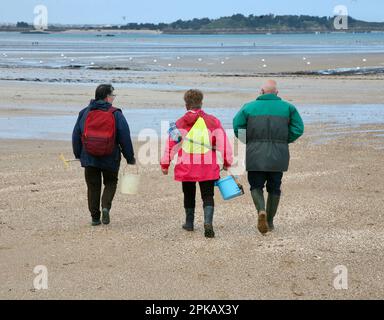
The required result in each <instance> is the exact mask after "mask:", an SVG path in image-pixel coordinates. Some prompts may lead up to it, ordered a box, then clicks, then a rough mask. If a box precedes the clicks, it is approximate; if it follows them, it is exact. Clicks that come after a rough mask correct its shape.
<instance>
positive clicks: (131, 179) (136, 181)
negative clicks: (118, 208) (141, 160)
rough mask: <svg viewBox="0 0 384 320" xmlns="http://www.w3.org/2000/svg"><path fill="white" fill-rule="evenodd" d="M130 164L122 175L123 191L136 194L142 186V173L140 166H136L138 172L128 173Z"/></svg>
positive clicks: (123, 192)
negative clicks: (140, 173)
mask: <svg viewBox="0 0 384 320" xmlns="http://www.w3.org/2000/svg"><path fill="white" fill-rule="evenodd" d="M127 168H128V166H126V167H125V169H124V170H123V174H122V175H121V178H120V179H121V193H122V194H127V195H135V194H138V193H139V186H140V175H139V167H138V166H136V173H134V174H132V173H128V172H127Z"/></svg>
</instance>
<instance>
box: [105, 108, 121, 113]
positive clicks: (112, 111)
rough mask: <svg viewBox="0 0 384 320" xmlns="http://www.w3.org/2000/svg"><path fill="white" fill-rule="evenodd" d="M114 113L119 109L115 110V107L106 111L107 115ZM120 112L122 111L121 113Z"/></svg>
mask: <svg viewBox="0 0 384 320" xmlns="http://www.w3.org/2000/svg"><path fill="white" fill-rule="evenodd" d="M116 111H121V109H118V108H115V107H110V108H109V109H108V112H109V113H112V114H113V113H115V112H116ZM121 112H122V111H121Z"/></svg>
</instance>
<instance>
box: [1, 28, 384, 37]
mask: <svg viewBox="0 0 384 320" xmlns="http://www.w3.org/2000/svg"><path fill="white" fill-rule="evenodd" d="M0 32H16V33H22V34H95V35H97V34H100V35H111V36H114V35H118V34H154V35H159V34H164V35H247V34H252V35H253V34H255V35H273V34H282V35H284V34H362V33H372V34H379V33H384V30H383V31H377V30H344V31H325V30H323V31H316V30H303V31H297V30H292V31H289V30H282V31H278V30H274V31H271V30H251V29H244V30H236V29H232V30H229V29H213V30H163V31H162V30H149V29H148V30H145V29H141V30H124V29H55V30H49V29H47V30H45V31H38V30H34V29H32V30H26V29H17V28H11V29H1V28H0Z"/></svg>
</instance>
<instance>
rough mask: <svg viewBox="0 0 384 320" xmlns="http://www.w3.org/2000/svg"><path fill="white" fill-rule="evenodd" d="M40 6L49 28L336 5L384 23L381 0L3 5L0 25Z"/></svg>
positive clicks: (32, 0)
mask: <svg viewBox="0 0 384 320" xmlns="http://www.w3.org/2000/svg"><path fill="white" fill-rule="evenodd" d="M38 4H44V5H46V6H47V7H48V14H49V15H48V16H49V23H72V24H123V23H127V22H154V23H158V22H173V21H175V20H177V19H191V18H203V17H209V18H218V17H221V16H227V15H232V14H234V13H242V14H244V15H249V14H255V15H261V14H267V13H274V14H308V15H318V16H331V15H333V10H334V7H335V6H336V5H345V6H346V7H347V8H348V11H349V15H350V16H352V17H354V18H357V19H362V20H366V21H380V22H383V21H384V1H383V0H336V1H334V0H315V1H312V0H311V1H309V0H157V1H155V0H134V1H130V0H128V1H127V0H1V1H0V22H17V21H26V22H30V23H32V22H33V20H34V14H33V10H34V7H35V6H36V5H38Z"/></svg>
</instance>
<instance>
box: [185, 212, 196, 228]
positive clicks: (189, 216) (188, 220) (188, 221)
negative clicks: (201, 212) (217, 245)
mask: <svg viewBox="0 0 384 320" xmlns="http://www.w3.org/2000/svg"><path fill="white" fill-rule="evenodd" d="M194 222H195V209H194V208H188V209H185V224H183V229H184V230H187V231H193V230H194V225H193V224H194Z"/></svg>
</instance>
